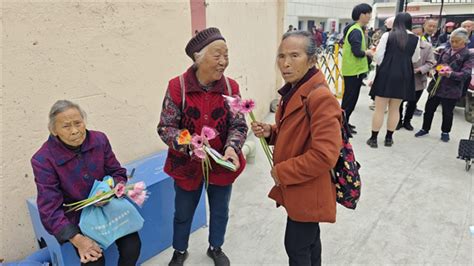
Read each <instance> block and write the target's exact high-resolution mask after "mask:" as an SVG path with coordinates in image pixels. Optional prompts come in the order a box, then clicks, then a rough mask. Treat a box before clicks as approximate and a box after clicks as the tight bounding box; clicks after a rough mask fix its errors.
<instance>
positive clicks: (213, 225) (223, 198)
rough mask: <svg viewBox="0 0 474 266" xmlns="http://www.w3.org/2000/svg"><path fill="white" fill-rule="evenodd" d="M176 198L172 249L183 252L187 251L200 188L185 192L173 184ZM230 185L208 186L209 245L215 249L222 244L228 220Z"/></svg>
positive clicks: (200, 191)
mask: <svg viewBox="0 0 474 266" xmlns="http://www.w3.org/2000/svg"><path fill="white" fill-rule="evenodd" d="M174 189H175V191H176V196H175V199H174V203H175V210H174V221H173V248H174V249H175V250H179V251H184V250H186V249H188V241H189V234H190V232H191V224H192V222H193V217H194V212H195V211H196V207H197V205H198V203H199V198H200V197H201V193H202V188H201V187H200V188H199V189H197V190H194V191H186V190H183V189H181V188H180V187H178V186H177V185H176V183H175V185H174ZM231 192H232V185H228V186H215V185H211V184H209V187H208V188H207V197H208V199H209V212H210V218H209V224H210V225H209V244H210V245H211V246H213V247H215V248H218V247H221V246H222V245H223V244H224V236H225V231H226V228H227V221H228V220H229V202H230V196H231Z"/></svg>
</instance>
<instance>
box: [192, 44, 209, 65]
mask: <svg viewBox="0 0 474 266" xmlns="http://www.w3.org/2000/svg"><path fill="white" fill-rule="evenodd" d="M208 47H209V46H206V47H204V48H202V49H201V51H199V52H197V53H195V54H194V64H193V67H194V68H195V69H197V68H198V66H199V64H201V62H202V59H203V58H204V55H205V54H206V53H207V50H208Z"/></svg>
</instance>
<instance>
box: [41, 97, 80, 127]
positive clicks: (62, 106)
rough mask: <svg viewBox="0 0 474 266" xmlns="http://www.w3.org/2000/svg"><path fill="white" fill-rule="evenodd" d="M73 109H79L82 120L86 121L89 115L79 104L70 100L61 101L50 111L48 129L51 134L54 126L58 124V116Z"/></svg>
mask: <svg viewBox="0 0 474 266" xmlns="http://www.w3.org/2000/svg"><path fill="white" fill-rule="evenodd" d="M71 108H75V109H77V110H78V111H79V113H80V114H81V117H82V119H84V120H86V118H87V114H86V112H84V110H82V108H81V107H80V106H79V105H78V104H76V103H73V102H71V101H68V100H59V101H57V102H55V103H54V104H53V106H52V107H51V110H50V111H49V123H48V129H49V131H50V132H52V131H53V129H54V124H55V123H56V116H57V115H58V114H60V113H62V112H64V111H66V110H68V109H71Z"/></svg>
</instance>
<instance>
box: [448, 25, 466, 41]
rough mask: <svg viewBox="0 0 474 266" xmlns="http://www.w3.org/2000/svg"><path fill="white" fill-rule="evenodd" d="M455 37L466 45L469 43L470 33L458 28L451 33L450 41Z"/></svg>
mask: <svg viewBox="0 0 474 266" xmlns="http://www.w3.org/2000/svg"><path fill="white" fill-rule="evenodd" d="M453 37H457V38H460V39H462V40H463V41H464V43H466V44H467V43H469V33H468V32H467V30H466V29H465V28H457V29H455V30H453V32H451V35H450V37H449V38H450V39H451V38H453Z"/></svg>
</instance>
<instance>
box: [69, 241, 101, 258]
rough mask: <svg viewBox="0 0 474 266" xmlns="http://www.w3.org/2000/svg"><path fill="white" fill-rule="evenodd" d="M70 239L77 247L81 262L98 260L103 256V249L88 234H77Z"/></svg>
mask: <svg viewBox="0 0 474 266" xmlns="http://www.w3.org/2000/svg"><path fill="white" fill-rule="evenodd" d="M69 241H70V242H71V243H72V244H73V245H74V246H75V247H76V248H77V251H78V252H79V258H80V259H81V263H88V262H92V261H97V260H98V259H100V258H101V257H102V249H101V248H100V247H99V245H98V244H97V243H96V242H95V241H94V240H92V239H90V238H88V237H87V236H84V235H81V234H77V235H75V236H74V237H73V238H71V239H70V240H69Z"/></svg>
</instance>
